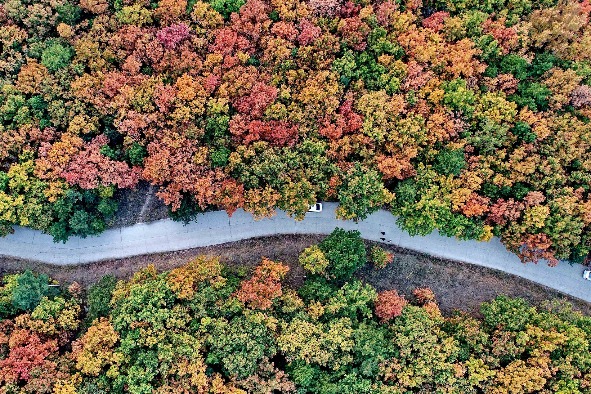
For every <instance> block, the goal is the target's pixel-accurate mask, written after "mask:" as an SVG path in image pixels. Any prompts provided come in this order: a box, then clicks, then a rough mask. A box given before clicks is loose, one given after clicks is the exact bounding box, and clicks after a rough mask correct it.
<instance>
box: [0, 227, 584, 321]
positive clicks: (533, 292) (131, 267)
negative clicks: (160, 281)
mask: <svg viewBox="0 0 591 394" xmlns="http://www.w3.org/2000/svg"><path fill="white" fill-rule="evenodd" d="M324 238H325V236H323V235H282V236H271V237H265V238H253V239H248V240H244V241H239V242H231V243H227V244H223V245H216V246H208V247H203V248H195V249H188V250H183V251H179V252H167V253H158V254H153V255H146V256H135V257H129V258H124V259H117V260H108V261H101V262H97V263H91V264H85V265H79V266H59V267H58V266H52V265H47V264H42V263H37V262H30V261H22V260H17V259H14V258H7V257H1V256H0V273H8V272H17V271H22V270H24V269H31V270H34V271H37V272H43V273H46V274H48V275H49V276H51V277H52V278H55V279H56V280H58V281H60V282H63V283H68V282H73V281H76V282H78V283H80V284H82V285H83V286H89V285H91V284H92V283H94V282H96V281H98V280H99V279H100V278H101V277H102V276H104V275H106V274H111V275H114V276H116V277H118V278H129V277H130V276H131V275H132V274H133V273H134V272H135V271H137V270H139V269H141V268H143V267H146V266H147V265H149V264H154V265H155V266H156V268H157V269H158V270H168V269H171V268H174V267H178V266H180V265H183V264H185V263H186V262H187V261H189V260H190V259H191V258H193V257H195V256H199V255H203V254H206V255H217V256H220V257H221V258H222V261H224V262H225V263H226V264H227V265H229V266H230V267H232V268H236V269H237V268H238V267H246V268H247V269H251V268H252V267H254V266H255V265H256V264H258V263H259V262H260V260H261V256H265V257H268V258H269V259H272V260H276V261H282V262H284V263H285V264H288V265H289V266H290V267H291V270H290V272H289V274H288V277H287V282H288V283H289V284H290V285H291V286H298V285H300V284H301V283H302V281H303V279H304V271H303V270H302V268H301V267H300V266H299V264H298V255H299V254H300V253H301V251H302V250H303V249H304V248H306V247H308V246H310V245H313V244H316V243H318V242H320V241H321V240H322V239H324ZM367 244H368V246H370V245H373V244H375V243H373V242H367ZM380 246H382V247H384V248H385V249H387V250H389V251H391V252H393V253H394V254H395V259H394V262H393V263H392V264H390V265H389V266H388V267H386V268H384V269H381V270H376V269H374V268H373V267H371V266H370V265H368V266H366V267H364V268H362V269H361V270H359V272H358V273H357V276H358V277H359V278H360V279H362V280H365V281H367V282H369V283H371V284H372V285H373V286H375V287H376V288H377V289H378V290H379V291H381V290H389V289H396V290H398V291H399V292H400V293H402V294H405V295H407V296H408V295H410V294H411V292H412V290H413V289H414V288H416V287H424V286H428V287H430V288H431V289H432V290H433V291H434V292H435V294H436V296H437V299H438V301H439V304H440V306H441V309H442V311H443V312H444V313H449V312H451V311H452V310H454V309H460V310H464V311H466V312H470V313H473V314H476V313H478V305H480V304H481V303H482V302H484V301H488V300H490V299H492V298H494V297H496V296H498V295H501V294H504V295H508V296H512V297H522V298H525V299H527V300H528V301H530V302H531V303H532V304H534V305H538V304H540V303H541V302H542V301H544V300H549V299H555V298H559V299H564V300H567V301H569V302H571V303H573V305H574V306H575V308H576V309H578V310H580V311H582V312H583V313H585V314H587V315H591V304H589V303H586V302H584V301H581V300H578V299H576V298H573V297H568V296H565V295H563V294H561V293H559V292H557V291H554V290H552V289H548V288H546V287H544V286H540V285H537V284H535V283H532V282H530V281H528V280H525V279H521V278H519V277H515V276H512V275H508V274H505V273H502V272H499V271H496V270H492V269H489V268H485V267H479V266H475V265H471V264H467V263H461V262H457V261H449V260H443V259H439V258H435V257H431V256H428V255H424V254H420V253H415V252H412V251H408V250H405V249H400V248H396V247H391V246H388V245H381V244H380Z"/></svg>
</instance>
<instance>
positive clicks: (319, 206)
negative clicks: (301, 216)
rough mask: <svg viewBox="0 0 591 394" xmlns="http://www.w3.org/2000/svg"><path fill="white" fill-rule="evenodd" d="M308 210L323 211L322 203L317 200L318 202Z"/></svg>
mask: <svg viewBox="0 0 591 394" xmlns="http://www.w3.org/2000/svg"><path fill="white" fill-rule="evenodd" d="M308 212H322V203H319V202H317V203H316V204H314V205H311V206H310V209H308Z"/></svg>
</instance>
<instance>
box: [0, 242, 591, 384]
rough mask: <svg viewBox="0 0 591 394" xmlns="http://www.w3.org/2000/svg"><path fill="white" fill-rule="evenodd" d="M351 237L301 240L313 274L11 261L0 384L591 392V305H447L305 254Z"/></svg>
mask: <svg viewBox="0 0 591 394" xmlns="http://www.w3.org/2000/svg"><path fill="white" fill-rule="evenodd" d="M350 237H351V234H347V233H344V232H342V231H336V232H335V233H334V234H333V235H332V238H340V239H341V240H342V241H343V242H340V243H337V242H334V240H333V241H331V242H328V243H324V244H322V245H321V246H322V249H320V248H318V247H316V248H314V247H311V248H309V249H307V251H305V252H303V253H302V255H301V256H300V261H302V263H303V264H305V266H306V267H307V268H306V270H307V272H308V276H307V277H306V278H305V279H304V280H303V282H301V283H299V284H298V286H297V287H295V288H294V287H290V285H289V284H288V283H294V278H295V277H291V278H287V277H286V276H287V273H288V267H287V266H286V265H283V264H281V263H278V262H274V261H271V260H269V259H266V258H262V260H261V263H260V264H258V265H257V266H256V267H255V268H254V270H253V272H252V274H246V273H245V271H243V270H242V269H236V268H237V267H236V266H233V267H230V266H228V267H226V266H225V265H224V264H223V263H222V261H221V259H220V258H217V257H212V256H199V257H197V258H194V259H193V260H191V261H190V262H188V263H187V264H185V265H182V266H179V267H177V268H175V269H173V270H171V271H165V272H158V271H157V270H156V269H155V268H154V266H148V267H146V268H144V269H142V270H140V271H138V272H135V273H134V274H133V276H132V277H131V278H129V279H126V280H115V279H114V278H113V277H111V276H107V277H104V278H103V279H101V280H100V281H99V282H97V283H95V284H94V285H92V286H91V287H90V289H88V291H86V292H84V291H83V290H84V289H82V288H81V286H80V285H77V284H75V283H74V284H72V285H70V286H67V285H66V284H65V283H62V284H61V286H60V287H59V289H56V288H55V287H49V286H48V284H49V283H53V284H56V282H53V281H52V280H51V279H50V278H47V277H46V276H43V275H40V274H35V273H32V272H30V271H27V272H24V273H20V274H12V275H6V276H4V277H3V278H2V282H0V318H2V321H1V322H0V392H2V393H15V394H28V393H40V394H76V393H80V394H86V393H122V394H126V393H130V394H138V393H142V394H143V393H145V394H148V393H175V394H176V393H180V394H190V393H235V394H246V393H262V394H263V393H264V394H272V393H277V392H280V393H294V394H295V393H350V394H357V393H364V392H379V393H390V392H392V393H400V392H404V393H428V392H458V393H459V392H461V393H478V392H487V393H488V392H490V393H527V392H530V393H534V392H540V393H545V392H548V393H550V392H559V391H558V390H557V388H560V387H568V388H569V390H570V391H571V392H575V393H576V392H581V393H584V392H587V391H588V388H589V383H590V382H589V376H590V374H591V351H590V350H591V349H590V335H591V318H590V317H589V316H584V315H582V314H581V313H579V312H575V311H574V310H573V309H572V306H570V305H569V304H567V303H565V302H563V301H558V300H554V301H546V302H544V303H542V304H541V306H539V307H532V306H530V305H528V303H527V302H526V301H524V300H522V299H518V298H517V299H512V298H507V297H498V298H496V299H493V300H490V301H488V302H485V303H483V304H482V305H481V307H480V311H479V313H478V315H477V316H478V317H474V316H472V315H470V314H468V313H466V312H461V311H454V312H452V313H449V314H448V313H445V314H442V312H441V311H440V310H439V308H438V306H437V300H436V299H435V294H434V293H433V292H432V291H431V290H430V289H428V288H418V289H416V290H414V291H413V292H412V295H410V294H408V296H409V297H408V299H407V298H406V297H405V296H404V295H402V294H399V293H398V292H397V291H396V290H384V291H381V292H377V291H376V289H375V288H373V286H372V285H370V284H368V283H364V282H362V281H360V280H358V279H355V278H354V277H353V276H352V273H347V275H340V276H339V278H330V277H327V276H326V274H325V273H324V272H321V270H318V269H314V270H310V268H311V267H316V266H315V265H313V264H311V262H312V260H314V259H315V260H317V261H318V262H319V264H320V267H322V266H324V264H321V263H322V262H323V260H326V259H327V258H328V259H329V260H330V261H329V267H328V268H329V269H334V267H335V266H336V267H346V266H345V265H343V264H338V261H337V260H346V259H347V254H346V252H347V251H349V250H350V245H349V244H348V243H347V242H345V241H347V239H348V238H350ZM315 246H316V245H315ZM362 252H367V250H362ZM327 256H328V257H327ZM292 268H293V271H292V272H295V271H298V270H299V269H300V267H297V266H292ZM324 268H326V267H324ZM290 274H291V273H290ZM298 282H300V281H298ZM380 282H381V283H385V282H384V281H380ZM30 293H34V294H33V295H32V296H31V295H30ZM83 294H86V296H83ZM27 295H29V297H27ZM25 301H27V302H25Z"/></svg>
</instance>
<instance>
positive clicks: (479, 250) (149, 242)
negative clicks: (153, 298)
mask: <svg viewBox="0 0 591 394" xmlns="http://www.w3.org/2000/svg"><path fill="white" fill-rule="evenodd" d="M337 206H338V205H337V204H336V203H324V210H323V211H322V212H320V213H308V215H307V216H306V218H305V219H304V220H302V221H299V222H298V221H295V220H293V219H292V218H290V217H289V216H287V215H286V214H285V213H284V212H281V211H279V212H278V213H277V215H275V216H274V217H272V218H268V219H262V220H258V221H257V220H254V219H253V217H252V216H251V215H250V214H249V213H246V212H244V211H241V210H239V211H237V212H235V213H234V215H232V217H231V218H229V217H228V216H227V214H226V213H225V212H223V211H221V212H208V213H205V214H203V215H201V216H199V217H198V219H197V220H196V221H194V222H192V223H189V224H188V225H183V224H182V223H179V222H174V221H172V220H169V219H166V220H160V221H157V222H152V223H147V224H136V225H134V226H130V227H124V228H119V229H111V230H107V231H105V232H104V233H102V234H101V235H99V236H96V237H89V238H84V239H83V238H77V237H73V238H71V239H70V240H69V241H68V242H66V243H65V244H62V243H59V244H58V243H54V242H53V240H52V238H51V237H50V236H49V235H46V234H42V233H41V232H39V231H35V230H31V229H27V228H17V229H16V231H15V233H14V234H11V235H9V236H7V237H5V238H0V254H1V255H5V256H9V257H18V258H22V259H30V260H37V261H41V262H45V263H50V264H57V265H72V264H82V263H89V262H94V261H100V260H106V259H115V258H122V257H129V256H136V255H142V254H150V253H158V252H169V251H175V250H182V249H189V248H195V247H201V246H210V245H217V244H222V243H226V242H232V241H239V240H243V239H247V238H253V237H261V236H268V235H276V234H329V233H330V232H332V231H333V230H334V228H335V227H341V228H344V229H346V230H358V231H359V232H361V236H362V237H363V238H365V239H368V240H372V241H378V242H384V243H387V244H392V245H396V246H399V247H402V248H406V249H411V250H414V251H418V252H423V253H427V254H430V255H433V256H436V257H442V258H446V259H450V260H459V261H464V262H467V263H471V264H476V265H481V266H485V267H489V268H493V269H497V270H500V271H504V272H506V273H509V274H513V275H517V276H520V277H523V278H526V279H529V280H531V281H533V282H537V283H539V284H542V285H544V286H547V287H550V288H553V289H556V290H558V291H560V292H563V293H566V294H569V295H572V296H574V297H577V298H580V299H582V300H585V301H588V302H591V282H589V281H586V280H584V279H583V278H582V272H583V267H582V266H581V265H579V264H574V265H569V264H567V263H561V264H559V265H558V266H557V267H549V266H548V265H547V264H545V263H540V264H537V265H535V264H522V263H521V262H520V261H519V259H518V258H517V256H515V255H514V254H513V253H511V252H509V251H507V249H505V247H504V246H503V245H502V244H501V243H500V241H499V240H498V239H497V238H494V239H493V240H491V241H490V242H479V241H460V240H457V239H454V238H448V237H444V236H441V235H439V234H437V233H436V232H435V233H433V234H430V235H427V236H415V237H412V236H410V235H408V234H407V233H406V232H405V231H403V230H401V229H400V228H399V227H398V226H397V225H396V217H394V216H393V215H392V214H391V213H390V212H388V211H378V212H376V213H374V214H372V215H370V216H369V217H368V218H367V219H366V220H363V221H360V222H358V223H355V222H353V221H344V220H338V219H336V218H335V210H336V208H337Z"/></svg>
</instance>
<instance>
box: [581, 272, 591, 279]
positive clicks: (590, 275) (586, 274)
mask: <svg viewBox="0 0 591 394" xmlns="http://www.w3.org/2000/svg"><path fill="white" fill-rule="evenodd" d="M583 279H587V280H591V270H585V271H583Z"/></svg>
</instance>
